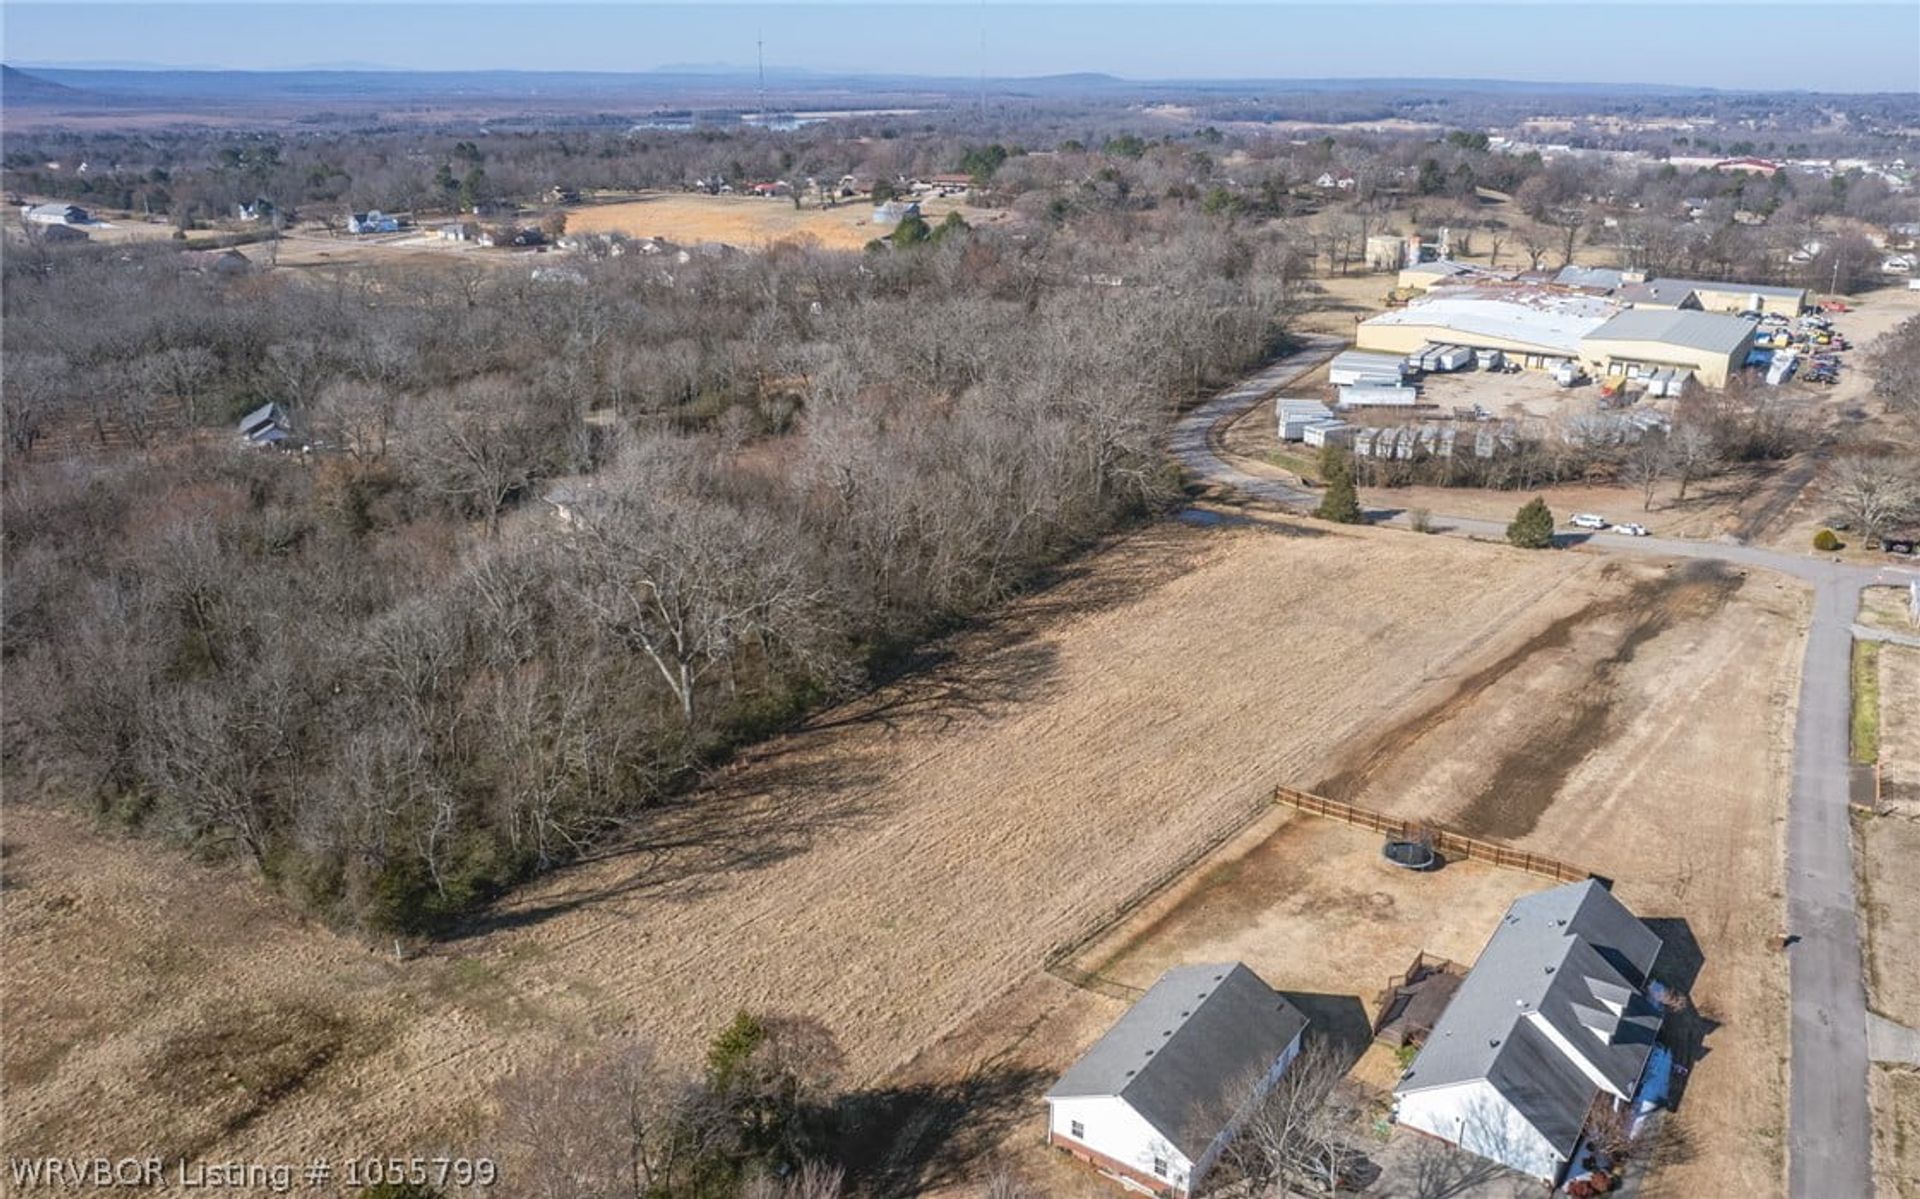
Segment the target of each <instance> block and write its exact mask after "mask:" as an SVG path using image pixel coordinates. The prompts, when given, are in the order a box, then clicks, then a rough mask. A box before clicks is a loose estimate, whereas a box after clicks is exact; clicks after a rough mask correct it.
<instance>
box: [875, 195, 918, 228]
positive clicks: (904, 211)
mask: <svg viewBox="0 0 1920 1199" xmlns="http://www.w3.org/2000/svg"><path fill="white" fill-rule="evenodd" d="M919 215H920V204H919V202H918V201H915V200H888V201H887V202H886V203H885V204H876V205H875V206H874V209H873V223H874V224H876V225H897V224H899V223H900V222H901V221H904V220H906V219H907V218H908V217H910V216H919Z"/></svg>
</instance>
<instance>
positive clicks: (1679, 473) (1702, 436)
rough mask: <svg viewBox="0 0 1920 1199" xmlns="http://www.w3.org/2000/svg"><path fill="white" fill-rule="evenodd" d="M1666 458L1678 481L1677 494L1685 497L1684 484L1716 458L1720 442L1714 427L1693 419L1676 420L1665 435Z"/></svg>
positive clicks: (1705, 468) (1710, 466) (1678, 496)
mask: <svg viewBox="0 0 1920 1199" xmlns="http://www.w3.org/2000/svg"><path fill="white" fill-rule="evenodd" d="M1665 443H1666V449H1667V458H1668V461H1669V462H1670V463H1671V465H1672V470H1673V475H1674V479H1675V481H1676V482H1678V484H1679V488H1678V493H1677V496H1676V498H1678V499H1682V500H1684V499H1686V498H1687V484H1689V483H1691V482H1692V481H1693V480H1694V479H1696V478H1698V477H1700V475H1702V474H1704V473H1707V472H1708V471H1710V470H1711V469H1712V468H1713V465H1714V464H1715V463H1716V462H1718V461H1719V458H1720V446H1719V443H1718V441H1717V440H1716V439H1715V438H1714V435H1713V429H1712V428H1711V427H1710V426H1708V425H1707V424H1705V423H1702V422H1699V421H1693V420H1680V421H1677V422H1675V424H1674V426H1673V428H1672V430H1670V431H1669V432H1668V434H1667V436H1666V438H1665Z"/></svg>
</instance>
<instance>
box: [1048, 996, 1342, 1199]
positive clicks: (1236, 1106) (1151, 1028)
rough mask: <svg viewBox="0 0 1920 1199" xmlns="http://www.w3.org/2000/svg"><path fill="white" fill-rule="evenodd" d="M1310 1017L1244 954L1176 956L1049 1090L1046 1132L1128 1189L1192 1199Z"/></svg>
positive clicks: (1293, 1050)
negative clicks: (1220, 959)
mask: <svg viewBox="0 0 1920 1199" xmlns="http://www.w3.org/2000/svg"><path fill="white" fill-rule="evenodd" d="M1306 1027H1307V1018H1306V1016H1304V1015H1303V1014H1301V1012H1300V1010H1299V1009H1298V1008H1296V1007H1294V1006H1293V1005H1292V1004H1291V1003H1289V1002H1287V1000H1286V999H1284V998H1282V997H1281V996H1280V995H1279V994H1278V993H1276V992H1275V991H1274V990H1273V989H1272V988H1271V987H1269V986H1267V984H1266V983H1265V982H1263V981H1261V979H1260V977H1259V976H1258V975H1256V974H1255V973H1254V972H1253V971H1251V970H1249V969H1247V968H1246V967H1245V966H1243V965H1241V964H1239V963H1237V962H1227V963H1221V964H1214V965H1200V966H1177V967H1175V968H1174V969H1172V970H1169V971H1167V972H1166V973H1165V974H1163V975H1161V977H1160V981H1158V982H1156V983H1155V984H1154V985H1153V986H1152V987H1151V988H1150V989H1149V990H1148V991H1147V993H1146V994H1145V995H1142V996H1141V997H1140V999H1139V1000H1138V1001H1137V1002H1136V1003H1135V1004H1134V1005H1133V1007H1131V1008H1130V1009H1128V1011H1127V1013H1126V1014H1125V1015H1123V1016H1122V1017H1120V1020H1119V1021H1118V1022H1117V1023H1116V1024H1115V1025H1114V1026H1113V1027H1112V1028H1111V1029H1109V1030H1108V1031H1107V1033H1106V1035H1105V1036H1103V1037H1101V1038H1100V1039H1099V1040H1098V1041H1096V1042H1094V1044H1093V1047H1092V1048H1091V1049H1089V1050H1087V1052H1086V1053H1085V1055H1083V1056H1082V1057H1081V1058H1080V1060H1079V1061H1077V1062H1075V1063H1074V1064H1073V1066H1072V1068H1071V1069H1069V1070H1068V1071H1067V1072H1066V1073H1065V1074H1063V1075H1062V1076H1061V1077H1060V1081H1059V1082H1057V1083H1055V1084H1054V1086H1053V1089H1052V1090H1050V1091H1048V1092H1047V1143H1048V1144H1050V1145H1053V1146H1055V1147H1056V1148H1059V1149H1061V1150H1064V1151H1065V1152H1067V1153H1070V1154H1072V1155H1073V1156H1075V1157H1077V1158H1079V1159H1080V1160H1082V1161H1084V1162H1087V1163H1089V1164H1090V1165H1092V1166H1094V1167H1095V1168H1097V1169H1099V1170H1100V1171H1101V1172H1102V1173H1105V1174H1107V1175H1108V1176H1110V1177H1112V1178H1115V1179H1117V1180H1119V1181H1121V1182H1122V1183H1123V1184H1125V1185H1126V1186H1128V1187H1129V1188H1130V1189H1136V1190H1146V1191H1147V1192H1149V1193H1152V1194H1156V1195H1169V1196H1174V1197H1176V1199H1185V1197H1186V1196H1188V1195H1191V1194H1193V1193H1194V1192H1195V1190H1196V1189H1197V1188H1198V1187H1199V1186H1200V1185H1201V1182H1202V1180H1203V1179H1204V1178H1205V1177H1206V1174H1207V1172H1208V1171H1209V1170H1210V1169H1211V1168H1212V1167H1213V1166H1214V1165H1215V1163H1217V1162H1218V1161H1219V1158H1220V1155H1221V1153H1222V1152H1223V1151H1224V1150H1225V1149H1226V1147H1227V1144H1228V1142H1229V1141H1230V1140H1231V1139H1232V1137H1233V1135H1234V1133H1235V1132H1236V1131H1237V1129H1238V1128H1239V1126H1240V1125H1241V1123H1242V1122H1244V1120H1245V1119H1246V1117H1247V1116H1248V1114H1250V1112H1251V1111H1252V1109H1253V1107H1254V1105H1255V1104H1256V1103H1257V1102H1258V1101H1259V1100H1260V1099H1261V1098H1262V1097H1263V1096H1264V1095H1265V1094H1266V1093H1267V1092H1268V1091H1269V1090H1271V1089H1272V1087H1273V1085H1274V1083H1276V1082H1278V1081H1279V1079H1280V1076H1281V1075H1282V1074H1283V1073H1285V1071H1286V1069H1287V1067H1288V1066H1289V1065H1290V1064H1292V1062H1293V1060H1294V1058H1295V1057H1296V1056H1297V1055H1298V1054H1299V1052H1300V1044H1301V1039H1302V1036H1303V1034H1304V1033H1305V1032H1306Z"/></svg>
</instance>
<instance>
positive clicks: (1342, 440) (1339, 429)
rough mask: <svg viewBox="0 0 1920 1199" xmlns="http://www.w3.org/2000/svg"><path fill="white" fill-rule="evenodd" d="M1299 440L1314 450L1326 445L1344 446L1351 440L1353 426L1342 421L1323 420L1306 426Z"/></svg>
mask: <svg viewBox="0 0 1920 1199" xmlns="http://www.w3.org/2000/svg"><path fill="white" fill-rule="evenodd" d="M1301 440H1302V441H1304V442H1306V443H1307V444H1308V445H1310V446H1313V447H1315V448H1316V449H1317V448H1319V447H1321V446H1327V445H1346V444H1348V443H1349V442H1351V441H1352V440H1353V426H1352V425H1350V424H1348V423H1347V422H1346V421H1343V420H1323V421H1318V422H1316V423H1314V424H1311V425H1308V426H1307V427H1306V429H1305V430H1304V431H1303V432H1302V434H1301Z"/></svg>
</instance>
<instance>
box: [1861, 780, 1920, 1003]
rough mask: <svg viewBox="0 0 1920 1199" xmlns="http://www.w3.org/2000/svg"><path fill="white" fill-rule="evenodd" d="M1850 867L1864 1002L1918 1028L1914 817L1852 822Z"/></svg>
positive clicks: (1919, 898)
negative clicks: (1860, 927)
mask: <svg viewBox="0 0 1920 1199" xmlns="http://www.w3.org/2000/svg"><path fill="white" fill-rule="evenodd" d="M1856 829H1857V833H1856V837H1855V845H1856V848H1857V855H1856V861H1855V866H1856V869H1857V871H1858V873H1859V875H1860V907H1861V910H1862V911H1863V912H1864V913H1865V915H1866V924H1867V1005H1868V1006H1869V1007H1871V1008H1872V1009H1873V1010H1874V1011H1876V1012H1879V1013H1880V1014H1881V1015H1883V1016H1885V1017H1886V1018H1887V1019H1889V1020H1893V1021H1896V1022H1898V1023H1901V1024H1905V1025H1908V1026H1910V1027H1915V1028H1920V894H1916V893H1915V891H1914V887H1913V863H1914V861H1915V860H1916V858H1920V820H1915V819H1914V818H1912V817H1910V816H1898V815H1889V816H1868V817H1863V818H1861V819H1860V821H1859V823H1858V824H1857V825H1856Z"/></svg>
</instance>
